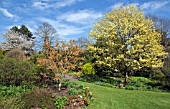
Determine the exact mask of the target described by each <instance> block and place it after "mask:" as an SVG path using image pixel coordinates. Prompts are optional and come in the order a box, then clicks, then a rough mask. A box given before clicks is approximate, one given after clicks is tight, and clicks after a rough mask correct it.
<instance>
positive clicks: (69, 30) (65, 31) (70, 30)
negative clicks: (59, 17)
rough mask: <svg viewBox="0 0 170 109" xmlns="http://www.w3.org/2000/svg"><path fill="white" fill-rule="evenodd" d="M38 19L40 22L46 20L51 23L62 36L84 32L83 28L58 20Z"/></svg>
mask: <svg viewBox="0 0 170 109" xmlns="http://www.w3.org/2000/svg"><path fill="white" fill-rule="evenodd" d="M38 19H39V20H40V21H42V22H48V23H49V24H51V25H52V26H53V27H54V28H55V29H56V30H57V32H58V34H59V35H60V36H62V37H63V36H68V35H75V34H80V33H83V32H84V30H83V29H84V28H79V27H75V26H71V25H67V24H64V23H61V22H59V21H55V20H52V19H47V18H38Z"/></svg>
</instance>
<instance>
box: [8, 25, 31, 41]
mask: <svg viewBox="0 0 170 109" xmlns="http://www.w3.org/2000/svg"><path fill="white" fill-rule="evenodd" d="M10 30H11V31H14V32H18V33H20V34H21V35H25V36H26V37H27V39H28V40H30V39H34V37H33V34H32V33H31V31H30V30H29V29H28V28H27V27H26V26H25V25H21V27H20V28H18V27H17V26H13V27H12V28H11V29H10Z"/></svg>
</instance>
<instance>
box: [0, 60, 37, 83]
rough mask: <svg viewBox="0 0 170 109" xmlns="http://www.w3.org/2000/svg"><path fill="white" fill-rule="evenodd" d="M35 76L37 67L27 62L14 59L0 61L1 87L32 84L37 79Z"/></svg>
mask: <svg viewBox="0 0 170 109" xmlns="http://www.w3.org/2000/svg"><path fill="white" fill-rule="evenodd" d="M36 74H37V66H36V65H34V64H33V63H30V62H29V61H23V60H19V59H15V58H4V59H1V60H0V83H1V84H2V85H7V86H8V85H16V86H18V85H28V84H34V83H35V82H36V81H37V80H38V79H39V78H38V77H37V76H36Z"/></svg>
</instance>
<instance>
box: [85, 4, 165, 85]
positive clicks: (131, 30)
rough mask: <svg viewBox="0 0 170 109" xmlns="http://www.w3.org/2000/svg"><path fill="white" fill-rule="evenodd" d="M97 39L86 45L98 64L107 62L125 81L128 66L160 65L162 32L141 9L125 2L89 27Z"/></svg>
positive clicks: (151, 66) (133, 68) (162, 55)
mask: <svg viewBox="0 0 170 109" xmlns="http://www.w3.org/2000/svg"><path fill="white" fill-rule="evenodd" d="M90 36H91V37H94V38H95V39H96V44H95V45H93V44H92V45H89V47H88V49H89V50H90V51H91V52H92V53H93V56H94V58H95V59H96V61H95V64H97V65H98V66H107V67H109V68H111V69H114V70H115V71H117V72H118V71H122V72H123V73H124V74H125V85H126V84H127V83H128V74H129V72H130V71H131V70H139V69H141V68H143V67H150V68H159V67H162V66H163V59H164V56H166V55H167V53H166V52H164V48H163V46H162V45H161V44H160V42H161V34H160V33H159V32H158V31H156V29H155V27H154V24H153V22H152V21H151V20H149V19H145V17H144V14H143V12H142V11H141V10H140V9H138V8H136V7H134V6H126V7H120V8H117V9H113V10H112V12H109V13H106V15H105V17H104V18H103V19H101V20H100V21H99V23H98V24H96V25H95V26H94V28H93V29H92V30H91V31H90Z"/></svg>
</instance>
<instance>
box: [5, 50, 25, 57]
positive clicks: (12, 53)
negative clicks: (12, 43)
mask: <svg viewBox="0 0 170 109" xmlns="http://www.w3.org/2000/svg"><path fill="white" fill-rule="evenodd" d="M6 57H7V58H18V59H24V58H25V54H24V52H23V51H22V50H20V49H17V48H16V49H12V50H10V51H8V52H7V53H6Z"/></svg>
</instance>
